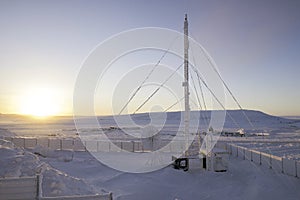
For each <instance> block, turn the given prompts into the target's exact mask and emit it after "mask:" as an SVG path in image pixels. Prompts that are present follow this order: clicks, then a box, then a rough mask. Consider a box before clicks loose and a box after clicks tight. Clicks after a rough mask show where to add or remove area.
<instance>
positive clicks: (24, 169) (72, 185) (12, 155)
mask: <svg viewBox="0 0 300 200" xmlns="http://www.w3.org/2000/svg"><path fill="white" fill-rule="evenodd" d="M40 152H41V153H43V154H44V155H47V156H55V155H56V154H55V152H53V151H52V152H51V151H49V150H47V149H42V148H40ZM62 153H66V152H62ZM59 158H60V157H59ZM64 158H65V157H64ZM62 161H64V160H62ZM0 166H1V167H0V178H7V177H26V176H35V175H37V174H40V176H41V181H42V195H43V196H49V197H54V196H68V195H93V194H96V192H95V191H94V189H93V188H91V187H90V186H89V185H88V184H87V183H86V182H85V181H84V180H82V179H79V178H76V177H73V176H70V175H68V174H66V173H64V172H62V171H59V170H57V169H55V168H53V167H52V166H50V165H49V164H46V163H44V162H42V161H41V160H40V159H39V157H38V156H37V155H35V154H33V153H31V152H29V151H26V150H24V149H23V148H16V147H15V146H14V145H13V144H12V143H11V142H10V141H6V140H3V139H0ZM101 192H103V193H104V192H105V191H102V190H101ZM98 193H99V191H98Z"/></svg>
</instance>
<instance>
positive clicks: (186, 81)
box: [182, 14, 190, 156]
mask: <svg viewBox="0 0 300 200" xmlns="http://www.w3.org/2000/svg"><path fill="white" fill-rule="evenodd" d="M188 49H189V38H188V20H187V14H185V18H184V82H183V84H182V85H183V88H184V135H185V138H186V152H185V154H186V156H188V143H189V138H188V136H189V128H190V105H189V95H190V93H189V52H188V51H189V50H188Z"/></svg>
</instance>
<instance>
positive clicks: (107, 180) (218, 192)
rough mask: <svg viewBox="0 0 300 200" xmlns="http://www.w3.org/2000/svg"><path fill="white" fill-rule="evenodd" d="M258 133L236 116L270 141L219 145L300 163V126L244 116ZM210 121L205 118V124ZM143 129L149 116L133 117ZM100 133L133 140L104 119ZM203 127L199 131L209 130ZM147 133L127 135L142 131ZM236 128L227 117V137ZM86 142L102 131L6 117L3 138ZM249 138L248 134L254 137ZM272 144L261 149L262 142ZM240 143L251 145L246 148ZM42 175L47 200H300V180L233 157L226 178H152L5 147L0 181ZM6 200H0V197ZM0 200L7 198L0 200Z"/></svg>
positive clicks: (0, 151) (164, 172)
mask: <svg viewBox="0 0 300 200" xmlns="http://www.w3.org/2000/svg"><path fill="white" fill-rule="evenodd" d="M246 113H247V115H248V116H249V118H250V120H251V122H252V123H253V125H254V126H253V127H252V126H251V125H249V123H248V122H247V120H246V119H245V118H244V117H243V115H242V113H241V112H240V111H230V115H231V116H232V117H234V118H235V119H236V121H237V122H238V123H239V125H240V126H241V127H242V128H244V129H245V130H246V133H255V132H267V133H270V136H267V137H264V138H262V137H246V139H244V138H241V139H240V138H227V137H224V138H221V139H223V140H224V141H227V140H228V141H230V140H233V141H235V142H237V143H239V144H240V145H243V146H247V147H251V148H256V149H259V150H260V151H265V152H268V153H270V152H269V151H270V150H271V151H272V152H273V153H274V154H276V155H279V156H286V157H289V158H299V157H300V156H299V155H300V152H299V147H300V146H299V143H298V142H297V141H298V140H299V139H300V131H299V130H300V128H299V127H300V123H299V120H295V119H285V118H279V117H273V116H270V115H267V114H264V113H261V112H258V111H246ZM208 115H209V113H205V114H203V113H202V114H201V116H202V117H207V116H208ZM133 118H134V120H135V121H138V123H139V124H140V126H141V127H142V126H143V125H146V124H148V123H149V115H147V114H138V115H136V116H133ZM98 119H99V121H100V123H101V125H102V130H103V131H104V132H105V134H106V135H107V136H109V137H110V138H114V139H120V138H121V139H123V140H126V139H128V136H126V135H124V134H123V131H122V130H120V129H118V128H116V127H117V125H116V123H115V121H114V120H113V118H112V117H101V118H98ZM178 121H180V114H179V113H178V112H177V113H176V112H175V113H168V114H167V121H166V124H165V127H164V128H163V129H162V130H161V134H162V138H163V139H164V140H168V139H171V138H172V137H174V134H176V133H177V131H178V128H179V127H178ZM205 125H206V124H205V123H204V122H203V121H200V124H199V129H200V130H206V129H207V125H206V126H205ZM141 127H126V128H127V129H129V130H131V131H132V130H138V129H141V130H143V128H141ZM237 128H238V127H235V126H234V123H233V122H231V121H230V119H229V118H228V117H227V118H226V120H225V126H224V129H226V130H236V129H237ZM78 132H79V133H80V134H87V135H93V134H97V133H99V127H89V126H88V125H87V128H85V129H81V130H77V129H76V128H75V126H74V122H73V119H72V118H69V117H60V118H53V119H51V120H48V121H47V122H45V121H41V120H40V121H39V120H36V119H28V118H25V117H20V116H5V115H0V137H1V136H10V135H19V136H35V137H39V136H47V137H78V135H77V134H78ZM249 135H250V134H249ZM264 139H265V140H267V141H268V142H267V143H265V142H255V141H257V140H259V141H261V140H264ZM239 140H248V141H242V142H240V141H239ZM281 140H290V141H296V142H285V143H273V142H270V141H281ZM39 172H42V173H43V185H42V187H43V193H44V195H45V196H61V195H74V194H81V195H84V194H95V193H101V192H105V191H111V192H113V197H114V199H130V200H134V199H224V200H226V199H272V200H277V199H278V200H279V199H280V200H282V199H291V200H296V199H299V197H300V190H299V188H300V179H299V178H295V177H291V176H287V175H284V174H281V173H276V172H275V171H273V170H270V169H267V168H264V167H262V166H257V165H255V164H253V163H251V162H249V161H246V160H239V159H237V158H234V157H230V160H229V170H228V171H227V172H224V173H217V172H211V171H204V170H203V169H197V170H190V171H188V172H184V171H181V170H175V169H173V168H172V167H171V166H167V167H165V168H163V169H160V170H157V171H154V172H150V173H141V174H139V173H125V172H120V171H117V170H114V169H111V168H109V167H108V166H106V165H104V164H102V163H100V162H99V161H98V160H97V159H95V158H94V157H93V156H92V155H91V154H89V153H88V152H73V151H52V150H49V149H45V148H41V147H36V148H35V149H32V150H30V151H28V150H24V149H21V148H16V147H14V145H13V144H11V143H10V142H7V141H4V140H1V144H0V177H20V176H31V175H34V174H36V173H39ZM0 197H1V196H0ZM0 199H1V198H0Z"/></svg>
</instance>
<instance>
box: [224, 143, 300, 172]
mask: <svg viewBox="0 0 300 200" xmlns="http://www.w3.org/2000/svg"><path fill="white" fill-rule="evenodd" d="M226 148H227V150H228V152H229V153H230V154H231V155H232V156H235V157H239V158H241V159H244V160H249V161H251V162H254V163H256V164H258V165H261V166H263V167H267V168H270V169H273V170H274V171H276V172H279V173H283V174H287V175H290V176H294V177H298V178H299V177H300V162H299V161H297V160H292V159H288V158H282V157H278V156H275V155H271V154H268V153H264V152H260V151H256V150H253V149H248V148H246V147H241V146H238V145H235V144H230V143H228V144H227V146H226Z"/></svg>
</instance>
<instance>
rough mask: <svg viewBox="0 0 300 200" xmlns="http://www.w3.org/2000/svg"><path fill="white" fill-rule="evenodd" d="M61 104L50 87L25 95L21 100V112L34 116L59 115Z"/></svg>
mask: <svg viewBox="0 0 300 200" xmlns="http://www.w3.org/2000/svg"><path fill="white" fill-rule="evenodd" d="M59 113H60V106H59V103H58V101H57V98H56V95H55V94H54V93H53V91H51V90H49V89H41V90H37V91H32V92H30V93H27V94H25V95H24V96H23V98H22V99H21V102H20V114H24V115H31V116H34V117H48V116H54V115H58V114H59Z"/></svg>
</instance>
